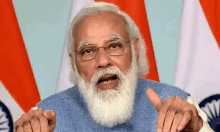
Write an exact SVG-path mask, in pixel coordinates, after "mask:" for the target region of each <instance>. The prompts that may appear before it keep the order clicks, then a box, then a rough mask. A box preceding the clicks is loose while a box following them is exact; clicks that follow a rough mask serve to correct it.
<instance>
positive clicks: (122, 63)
mask: <svg viewBox="0 0 220 132" xmlns="http://www.w3.org/2000/svg"><path fill="white" fill-rule="evenodd" d="M131 59H132V58H131V55H130V54H126V55H124V56H121V57H118V58H117V60H115V62H116V64H117V66H118V67H119V68H120V70H121V71H122V72H123V73H126V72H127V71H128V70H129V68H130V66H131Z"/></svg>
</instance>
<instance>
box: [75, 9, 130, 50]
mask: <svg viewBox="0 0 220 132" xmlns="http://www.w3.org/2000/svg"><path fill="white" fill-rule="evenodd" d="M114 34H117V35H120V36H121V37H122V38H124V39H127V38H128V33H127V30H126V22H125V20H124V18H123V17H122V16H119V15H117V14H114V13H111V12H104V13H98V14H95V15H90V16H87V17H86V18H84V19H82V20H80V21H79V22H78V23H77V24H76V26H75V29H74V32H73V36H74V39H75V47H77V45H78V44H79V42H80V41H88V42H90V43H94V44H98V43H99V44H100V43H103V42H104V41H105V40H107V39H110V37H111V36H112V35H114Z"/></svg>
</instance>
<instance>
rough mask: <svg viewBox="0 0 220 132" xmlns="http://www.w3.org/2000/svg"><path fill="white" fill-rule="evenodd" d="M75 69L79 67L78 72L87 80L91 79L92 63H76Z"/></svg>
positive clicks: (92, 72)
mask: <svg viewBox="0 0 220 132" xmlns="http://www.w3.org/2000/svg"><path fill="white" fill-rule="evenodd" d="M77 69H79V70H78V72H79V74H80V75H81V76H82V77H83V78H84V79H87V80H89V81H90V80H91V78H92V76H93V74H94V69H93V67H92V64H88V63H83V62H81V63H78V65H77Z"/></svg>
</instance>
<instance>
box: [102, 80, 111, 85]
mask: <svg viewBox="0 0 220 132" xmlns="http://www.w3.org/2000/svg"><path fill="white" fill-rule="evenodd" d="M110 82H112V80H109V81H104V82H102V83H104V84H106V83H110Z"/></svg>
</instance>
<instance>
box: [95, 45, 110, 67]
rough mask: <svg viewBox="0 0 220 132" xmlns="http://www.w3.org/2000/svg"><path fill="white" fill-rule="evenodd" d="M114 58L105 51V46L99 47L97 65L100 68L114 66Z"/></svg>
mask: <svg viewBox="0 0 220 132" xmlns="http://www.w3.org/2000/svg"><path fill="white" fill-rule="evenodd" d="M112 64H113V60H112V59H111V57H110V55H109V54H108V53H107V52H106V51H105V49H104V48H99V50H98V51H97V54H96V67H97V68H98V69H99V68H107V67H110V66H112Z"/></svg>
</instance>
